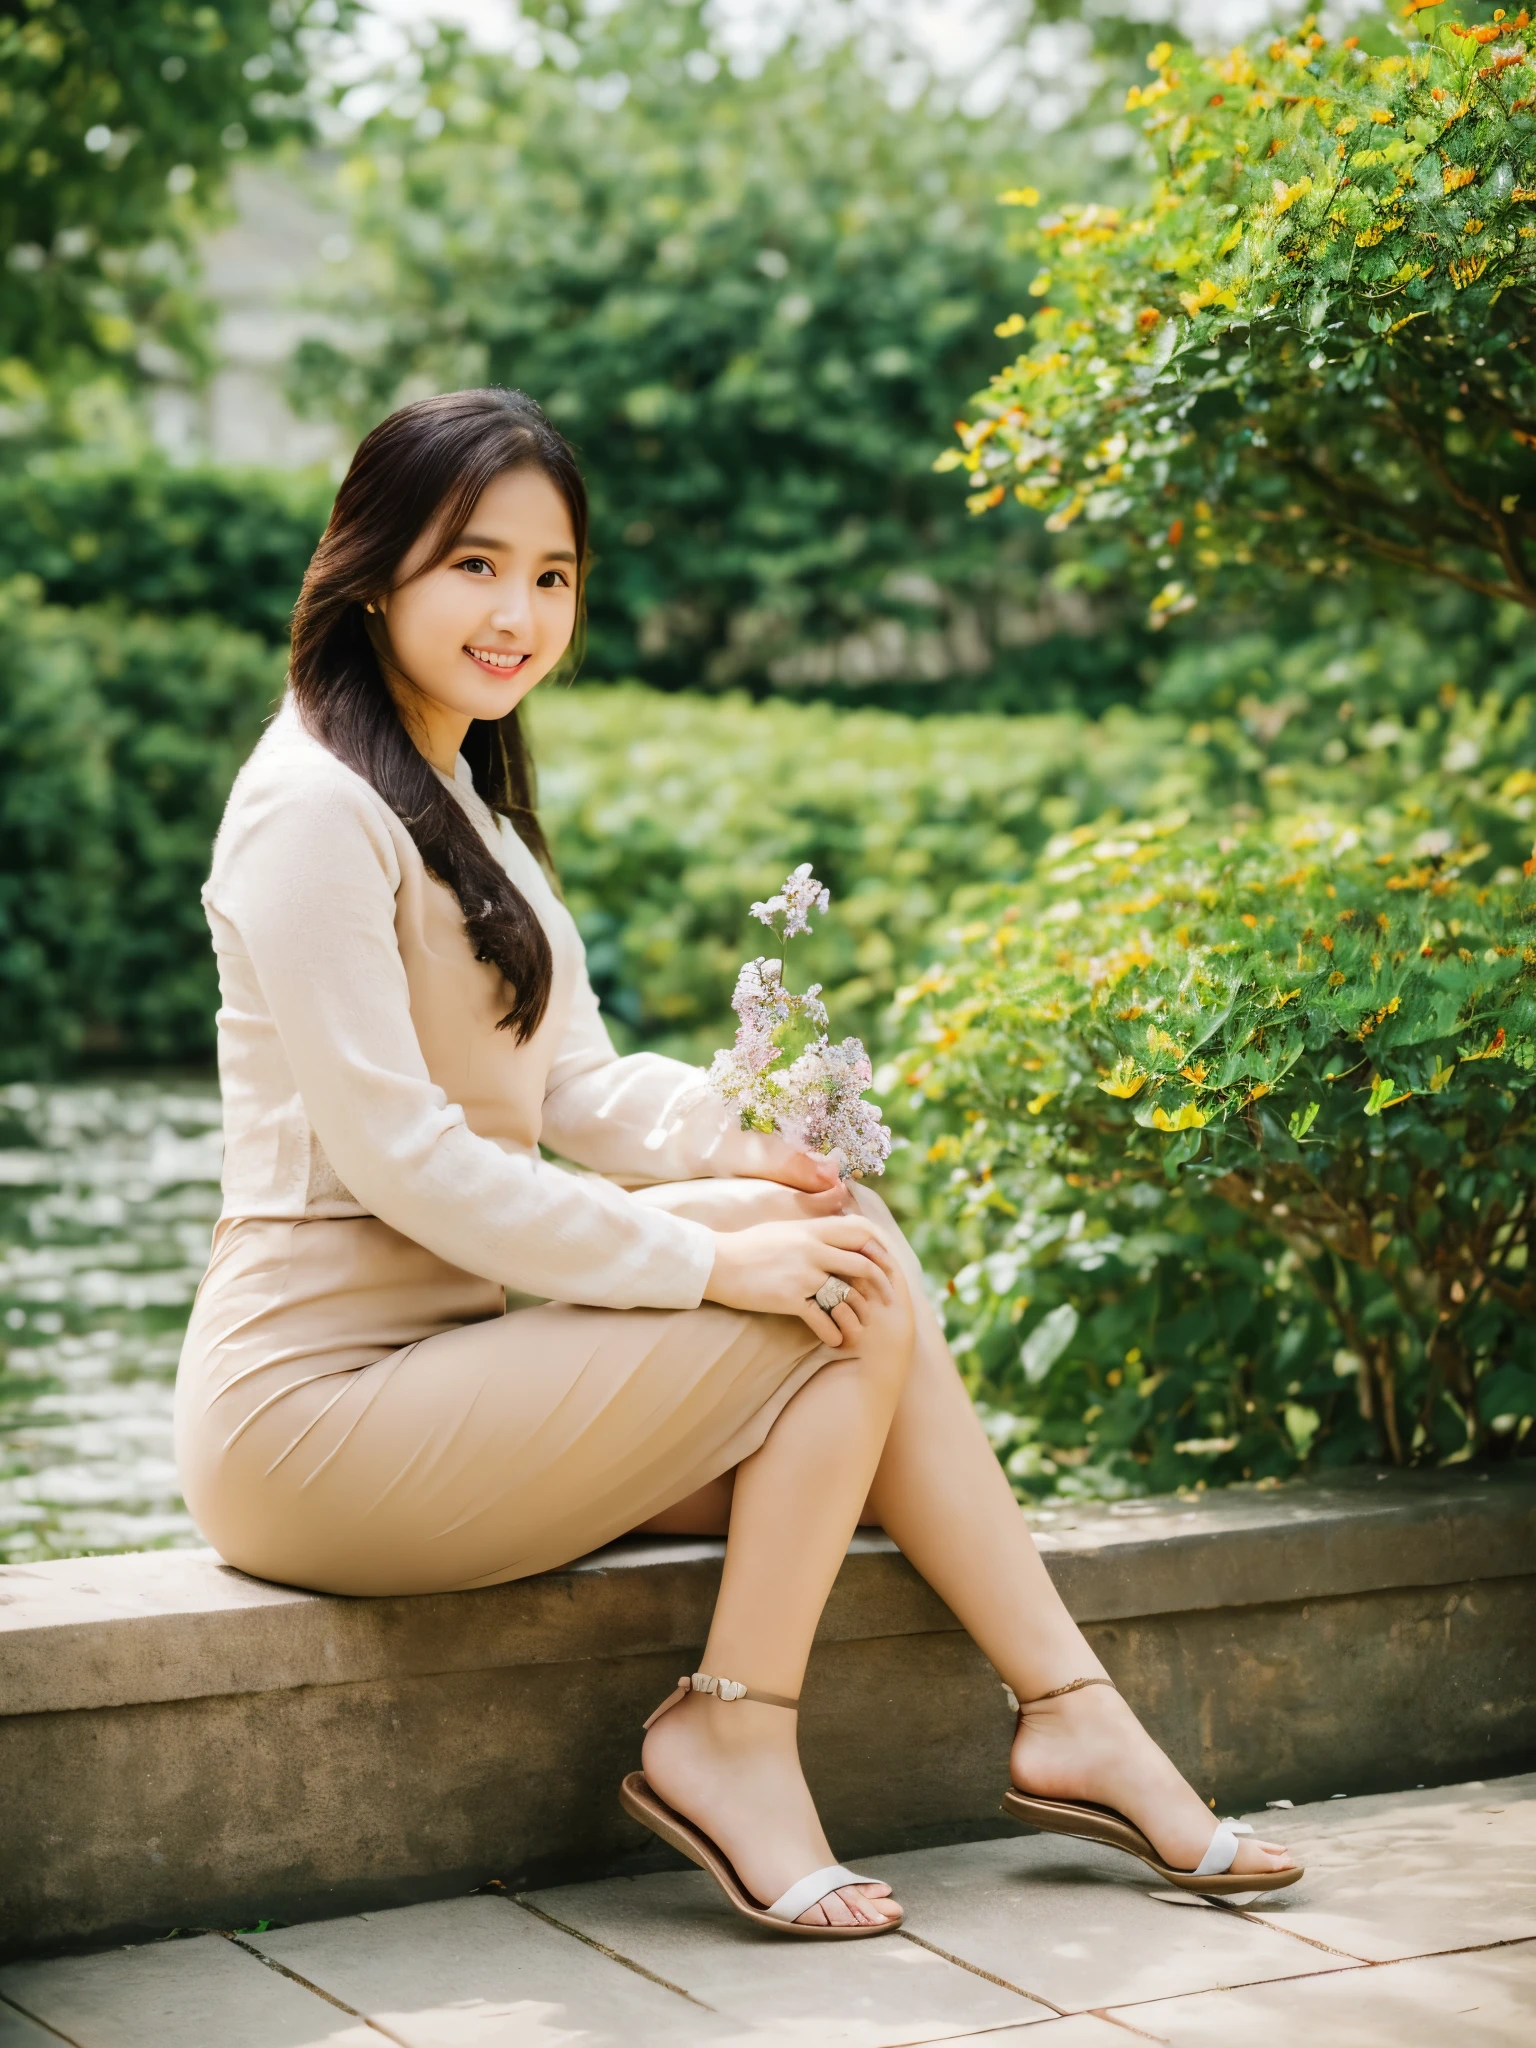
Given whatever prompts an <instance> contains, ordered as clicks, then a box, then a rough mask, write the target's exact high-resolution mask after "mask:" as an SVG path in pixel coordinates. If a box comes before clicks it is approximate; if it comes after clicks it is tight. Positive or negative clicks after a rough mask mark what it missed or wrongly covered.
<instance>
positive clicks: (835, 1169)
mask: <svg viewBox="0 0 1536 2048" xmlns="http://www.w3.org/2000/svg"><path fill="white" fill-rule="evenodd" d="M727 1156H728V1158H729V1162H730V1163H729V1165H728V1166H727V1168H726V1171H727V1173H728V1174H729V1175H730V1177H731V1178H732V1179H733V1180H776V1181H778V1182H779V1184H780V1185H781V1186H782V1187H786V1188H798V1189H799V1190H800V1192H801V1193H802V1194H806V1195H820V1196H822V1197H823V1198H824V1207H825V1210H826V1213H827V1214H828V1215H841V1214H846V1215H854V1214H856V1213H857V1204H856V1203H855V1201H854V1199H853V1191H852V1189H851V1188H850V1187H849V1186H848V1184H847V1182H846V1181H845V1180H844V1179H843V1178H842V1160H841V1157H840V1155H839V1154H837V1153H833V1154H831V1155H830V1156H829V1155H827V1154H825V1153H819V1152H806V1151H803V1150H802V1149H801V1148H800V1146H798V1145H792V1144H791V1143H790V1142H789V1140H788V1139H787V1138H781V1137H780V1136H779V1134H778V1132H777V1131H733V1132H732V1133H731V1142H730V1146H729V1149H728V1154H727Z"/></svg>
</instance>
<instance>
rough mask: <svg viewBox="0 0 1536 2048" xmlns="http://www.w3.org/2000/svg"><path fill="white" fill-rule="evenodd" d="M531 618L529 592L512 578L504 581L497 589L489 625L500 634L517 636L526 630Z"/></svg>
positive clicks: (531, 602) (530, 594) (531, 603)
mask: <svg viewBox="0 0 1536 2048" xmlns="http://www.w3.org/2000/svg"><path fill="white" fill-rule="evenodd" d="M532 618H533V600H532V593H531V591H530V590H528V589H527V588H526V587H525V586H524V585H523V584H522V583H521V582H520V581H518V580H516V579H514V578H508V579H504V580H503V581H502V582H501V583H500V584H499V585H498V587H497V591H496V602H495V604H494V606H493V607H492V609H491V617H490V623H491V625H492V626H494V627H495V628H496V630H497V631H498V632H500V633H512V634H519V633H522V632H524V631H525V630H526V629H527V627H528V626H529V624H530V622H531V621H532Z"/></svg>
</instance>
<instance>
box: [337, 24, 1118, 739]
mask: <svg viewBox="0 0 1536 2048" xmlns="http://www.w3.org/2000/svg"><path fill="white" fill-rule="evenodd" d="M707 11H708V10H707V8H706V7H705V6H704V5H702V4H700V0H683V4H681V5H674V4H671V0H621V4H620V5H618V6H617V7H616V8H611V7H607V6H604V7H597V6H593V7H591V8H589V9H572V8H566V7H561V6H553V5H551V6H537V7H535V6H530V7H527V8H525V10H524V12H525V15H526V16H527V17H528V34H529V37H530V43H529V47H528V48H527V49H519V50H517V51H516V52H514V53H513V54H512V55H510V56H490V55H486V54H484V53H476V52H474V51H472V50H470V49H469V48H468V47H467V46H466V44H465V43H464V41H463V40H462V39H461V38H459V37H456V36H454V35H452V34H449V33H442V34H438V35H435V36H434V37H433V38H432V39H431V40H430V41H427V42H425V43H424V45H423V46H422V47H421V49H420V50H419V52H418V58H419V73H418V72H417V71H416V70H412V71H410V72H409V73H403V74H402V75H401V76H400V77H399V78H398V79H397V80H396V81H395V82H394V85H393V89H392V90H391V91H390V104H389V105H388V106H387V107H386V108H385V109H384V110H383V111H381V112H379V113H378V114H377V115H376V116H375V117H374V118H373V119H372V120H371V121H369V122H368V123H367V125H366V126H365V128H364V129H363V131H362V133H361V135H360V138H359V141H358V143H357V146H356V148H355V150H354V152H353V154H352V156H351V159H350V161H349V162H348V163H347V165H346V166H345V173H344V177H345V183H346V184H347V185H348V187H349V188H350V190H351V192H352V194H353V200H354V208H355V238H356V241H357V243H358V245H359V256H358V258H357V263H356V268H355V270H354V272H353V273H352V274H351V275H350V276H349V277H347V278H346V280H345V281H344V284H343V286H342V291H341V295H340V302H341V303H343V304H344V305H345V306H346V309H347V311H348V312H349V313H350V314H352V315H354V316H356V317H357V318H358V320H359V325H360V328H361V330H362V332H363V334H364V335H365V336H367V337H369V341H368V343H367V344H366V345H364V346H361V347H358V346H352V345H347V346H344V347H337V346H329V345H326V344H324V343H317V342H312V343H309V344H307V345H306V346H305V348H304V350H303V351H302V360H301V364H300V372H299V384H298V388H299V391H300V393H301V396H305V397H307V400H308V402H310V403H311V404H314V405H318V406H320V407H322V408H325V409H339V410H341V411H342V412H343V414H344V415H345V416H347V417H349V418H350V419H351V420H352V421H353V422H354V424H355V425H356V426H358V427H359V428H361V427H362V426H364V425H366V424H368V423H371V422H372V421H373V420H374V419H376V418H377V417H378V416H379V415H380V413H382V412H383V411H385V410H387V409H388V407H389V406H390V405H391V404H393V403H396V402H398V400H399V398H400V397H401V396H402V394H407V393H410V392H416V391H420V390H423V389H434V388H436V389H441V388H447V387H452V386H455V385H465V384H472V383H478V382H484V381H496V382H501V383H508V384H516V385H520V386H522V387H523V388H525V389H527V390H528V391H530V392H532V393H533V395H534V396H535V397H537V398H538V399H539V400H540V401H541V402H542V403H543V404H545V405H546V406H547V407H548V409H549V411H550V413H551V415H552V416H553V417H554V419H555V420H556V421H557V422H558V424H559V425H560V426H561V427H562V428H564V429H565V430H566V431H568V432H569V433H570V434H571V435H572V437H573V438H574V439H575V440H576V442H577V443H578V445H579V447H580V449H581V452H582V455H583V457H584V459H585V462H586V465H587V469H588V474H589V480H590V483H591V486H592V492H593V500H594V513H595V519H594V537H595V543H596V549H597V553H598V556H599V565H598V572H597V575H596V576H595V578H594V580H593V584H592V589H591V607H592V624H591V642H590V645H591V655H590V666H591V667H592V668H593V669H594V670H595V671H597V672H598V673H600V674H607V675H614V674H634V675H639V676H642V677H644V678H645V679H646V680H647V681H650V682H652V683H656V684H660V685H662V686H665V687H682V686H697V685H704V686H707V687H721V686H725V685H733V684H745V685H746V686H748V687H750V688H752V689H755V690H761V689H764V688H768V687H780V688H791V689H793V688H800V689H814V690H816V691H818V692H827V691H831V692H833V693H834V694H835V693H837V692H838V691H839V690H846V689H848V688H856V689H858V690H859V691H860V692H861V693H863V694H864V695H865V696H866V697H868V696H869V695H870V694H874V695H875V697H876V699H877V701H884V702H886V703H893V702H894V703H898V704H904V705H907V706H911V705H914V704H916V703H917V702H919V701H922V700H924V699H926V701H927V703H932V702H933V701H934V700H935V698H938V697H939V696H940V694H941V693H940V691H939V690H937V689H936V688H935V685H941V686H942V702H943V703H944V704H945V706H946V707H948V708H955V707H957V706H959V705H965V704H970V705H982V706H985V705H992V706H998V705H1007V704H1013V705H1023V704H1030V705H1039V704H1042V703H1050V702H1052V701H1062V700H1076V701H1078V702H1081V703H1085V704H1088V705H1093V704H1095V703H1097V704H1103V703H1104V702H1106V701H1110V700H1112V699H1114V698H1115V697H1117V696H1126V695H1130V694H1134V693H1135V692H1136V691H1137V690H1138V689H1139V681H1138V676H1137V668H1136V663H1137V661H1138V659H1139V657H1140V655H1141V654H1142V653H1143V652H1144V643H1143V640H1142V629H1141V628H1140V627H1139V626H1138V625H1136V624H1134V623H1132V624H1131V625H1130V626H1129V629H1128V630H1123V629H1122V627H1121V624H1120V621H1119V615H1118V614H1117V612H1116V609H1115V605H1114V603H1113V602H1103V601H1099V602H1095V603H1090V602H1089V601H1088V599H1087V598H1086V597H1085V595H1084V589H1085V587H1086V588H1087V589H1088V590H1090V591H1091V590H1092V588H1093V586H1094V584H1095V582H1099V583H1102V581H1103V579H1104V578H1105V577H1106V576H1107V575H1109V574H1110V573H1111V572H1112V570H1113V556H1114V549H1115V547H1116V546H1117V545H1118V543H1115V542H1113V541H1112V542H1111V543H1110V545H1109V547H1107V548H1105V549H1102V550H1100V554H1101V555H1102V557H1103V559H1102V560H1101V561H1099V562H1097V563H1093V562H1089V561H1088V560H1086V558H1085V559H1084V560H1083V561H1082V562H1080V563H1078V564H1076V565H1074V567H1073V569H1072V570H1071V572H1070V573H1069V574H1064V575H1063V576H1061V577H1060V578H1059V579H1058V580H1056V581H1052V580H1049V579H1048V578H1047V577H1046V575H1045V573H1044V571H1045V569H1046V567H1047V564H1048V560H1049V557H1048V553H1047V544H1046V543H1045V542H1044V541H1043V537H1042V535H1041V522H1040V521H1039V519H1038V517H1036V516H1033V515H1030V514H1027V513H1024V512H1021V511H1016V513H1015V515H1014V518H1013V520H1012V523H1011V525H1010V527H1009V530H1008V531H1007V532H1006V533H1005V534H1003V535H1002V536H1000V537H999V536H995V535H993V534H990V533H988V534H986V535H982V534H980V533H978V532H976V531H975V530H974V529H973V527H972V523H971V522H970V521H969V519H968V518H967V516H966V515H965V513H964V511H963V509H962V508H961V507H960V505H959V504H958V503H957V502H955V500H954V499H953V498H952V497H951V496H950V495H949V494H948V488H947V486H945V485H944V484H942V483H941V482H939V481H938V480H937V479H935V478H934V477H933V476H932V475H931V473H930V463H931V457H932V451H933V449H934V447H935V446H936V445H938V444H939V442H940V441H941V440H942V439H943V438H944V436H945V435H946V434H947V433H948V431H949V426H950V415H951V411H952V405H953V394H954V392H955V391H956V390H964V389H967V388H969V386H970V384H971V382H972V381H974V380H975V378H977V377H978V376H979V375H980V374H981V372H982V369H983V366H984V365H985V363H986V361H987V358H988V355H989V352H990V350H991V348H992V347H993V346H994V344H993V343H992V342H991V339H990V335H991V330H992V327H993V326H994V324H995V323H996V322H997V321H998V320H999V319H1000V318H1001V317H1002V316H1003V315H1004V314H1006V313H1007V312H1008V311H1009V310H1010V308H1011V307H1012V306H1013V304H1014V303H1015V301H1016V299H1017V297H1018V294H1019V292H1020V291H1021V290H1022V287H1023V284H1024V282H1025V281H1026V278H1027V275H1028V271H1027V269H1026V268H1024V267H1022V266H1021V264H1020V262H1019V260H1018V259H1017V258H1016V257H1014V256H1012V255H1010V254H1008V253H1007V252H1006V251H1000V250H999V240H1000V238H999V236H998V235H997V232H996V228H995V224H994V223H995V201H996V195H997V193H998V192H999V191H1000V190H1001V189H1003V188H1004V187H1005V186H1007V185H1010V184H1012V183H1014V182H1015V181H1016V179H1017V177H1018V176H1019V175H1020V174H1021V166H1023V165H1024V164H1025V163H1026V161H1027V160H1031V159H1038V158H1039V157H1040V156H1041V154H1042V152H1041V151H1040V149H1039V148H1038V147H1037V146H1036V145H1035V144H1034V143H1033V142H1032V141H1031V138H1030V134H1029V131H1028V122H1027V119H1026V117H1025V115H1024V114H1023V112H1022V111H1021V110H1019V109H1018V108H1012V109H1005V110H1004V111H1003V112H1002V113H1000V114H997V115H995V116H993V117H992V118H990V119H989V120H988V121H985V122H983V121H980V120H977V119H972V118H968V117H966V116H965V115H963V114H961V113H958V112H955V111H953V110H952V109H951V108H948V107H947V106H946V104H945V103H943V102H942V100H941V99H940V97H939V96H936V95H935V94H933V93H932V92H929V93H928V94H927V95H926V96H921V95H920V96H919V97H918V98H917V99H916V101H915V102H913V103H911V104H903V105H899V106H898V105H896V104H893V93H892V84H891V79H890V78H889V76H881V75H879V74H878V73H877V72H876V71H875V70H874V69H873V68H872V67H871V66H870V64H869V63H868V62H867V61H866V57H867V53H864V52H861V51H860V50H859V49H858V48H857V46H856V45H855V44H853V43H844V44H843V45H841V46H838V47H833V48H832V49H830V50H825V49H818V50H816V51H811V50H808V49H807V48H806V47H803V46H800V45H797V44H795V43H793V42H792V43H790V44H789V45H788V46H786V47H785V48H783V49H782V50H780V51H779V52H778V53H777V54H776V55H773V56H771V57H770V58H769V59H768V60H767V62H766V64H765V65H764V66H763V68H762V69H761V71H759V72H758V73H757V74H756V75H754V76H751V77H744V76H738V75H736V74H735V73H734V72H733V71H732V70H731V69H730V68H729V67H728V66H727V67H722V65H721V63H720V61H719V58H718V55H717V54H716V52H715V51H714V50H712V49H711V47H710V44H709V38H708V32H707V23H706V15H707ZM386 90H389V88H388V86H387V84H386V85H381V86H380V88H379V91H380V92H381V93H382V92H384V91H386ZM1085 557H1086V551H1085ZM1074 586H1075V587H1074ZM1090 627H1091V628H1093V629H1094V630H1095V631H1096V632H1097V634H1098V638H1097V639H1095V640H1092V641H1090V640H1089V639H1087V638H1086V637H1085V633H1086V631H1087V629H1089V628H1090Z"/></svg>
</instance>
